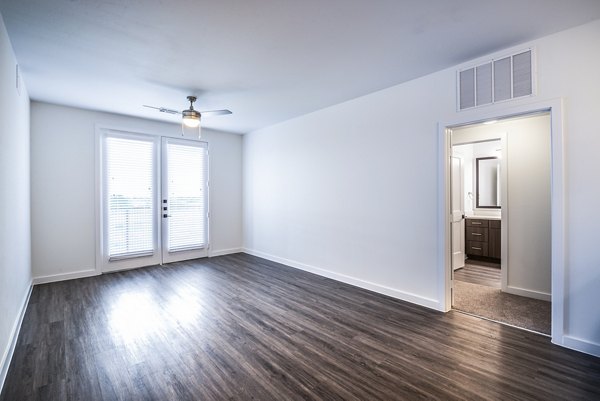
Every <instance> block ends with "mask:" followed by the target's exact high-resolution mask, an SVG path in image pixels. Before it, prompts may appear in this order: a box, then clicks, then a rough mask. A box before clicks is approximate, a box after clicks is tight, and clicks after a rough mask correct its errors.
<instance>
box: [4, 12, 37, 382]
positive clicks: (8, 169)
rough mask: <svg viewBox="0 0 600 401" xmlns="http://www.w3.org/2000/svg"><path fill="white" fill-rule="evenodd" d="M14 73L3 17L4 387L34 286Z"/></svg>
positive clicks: (25, 104)
mask: <svg viewBox="0 0 600 401" xmlns="http://www.w3.org/2000/svg"><path fill="white" fill-rule="evenodd" d="M15 76H16V59H15V56H14V54H13V51H12V46H11V44H10V41H9V38H8V34H7V32H6V28H5V26H4V22H3V21H2V17H1V16H0V391H1V390H2V384H3V383H4V378H5V375H6V371H7V369H8V363H9V362H10V360H9V356H10V354H11V346H12V345H14V343H13V341H14V339H15V334H16V330H17V328H18V326H19V322H20V317H21V311H22V310H23V307H24V303H25V301H26V299H27V296H28V294H29V289H30V287H31V228H30V217H29V201H30V194H29V96H28V94H27V89H26V88H25V86H24V85H23V86H22V87H21V93H20V94H19V93H18V92H17V89H16V86H15V82H16V79H15ZM21 84H23V82H22V81H21Z"/></svg>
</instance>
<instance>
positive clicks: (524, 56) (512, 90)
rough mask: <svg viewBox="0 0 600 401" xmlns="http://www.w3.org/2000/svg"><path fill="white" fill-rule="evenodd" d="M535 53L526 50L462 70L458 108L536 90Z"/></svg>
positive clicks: (462, 108) (475, 105) (530, 92)
mask: <svg viewBox="0 0 600 401" xmlns="http://www.w3.org/2000/svg"><path fill="white" fill-rule="evenodd" d="M532 57H533V54H532V50H531V49H529V50H526V51H523V52H520V53H517V54H513V55H511V56H507V57H504V58H501V59H497V60H490V61H488V62H485V63H483V64H479V65H477V66H474V67H470V68H467V69H464V70H461V71H459V72H458V109H459V110H465V109H470V108H472V107H477V106H483V105H486V104H492V103H497V102H501V101H505V100H510V99H514V98H518V97H523V96H530V95H532V94H533V68H532V66H533V60H532Z"/></svg>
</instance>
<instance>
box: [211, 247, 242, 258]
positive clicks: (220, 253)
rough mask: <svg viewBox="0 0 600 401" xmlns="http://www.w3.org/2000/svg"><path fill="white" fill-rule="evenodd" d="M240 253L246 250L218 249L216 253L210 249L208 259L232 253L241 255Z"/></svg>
mask: <svg viewBox="0 0 600 401" xmlns="http://www.w3.org/2000/svg"><path fill="white" fill-rule="evenodd" d="M240 252H244V249H243V248H228V249H217V250H215V251H213V250H212V249H210V250H209V251H208V257H209V258H212V257H215V256H223V255H231V254H232V253H240Z"/></svg>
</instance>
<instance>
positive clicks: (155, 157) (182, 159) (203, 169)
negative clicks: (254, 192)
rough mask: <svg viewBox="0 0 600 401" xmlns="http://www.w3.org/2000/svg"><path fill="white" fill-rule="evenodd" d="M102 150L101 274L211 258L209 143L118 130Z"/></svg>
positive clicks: (105, 135)
mask: <svg viewBox="0 0 600 401" xmlns="http://www.w3.org/2000/svg"><path fill="white" fill-rule="evenodd" d="M99 144H100V157H99V160H100V166H99V167H100V181H101V183H100V188H101V190H100V198H101V207H100V211H99V212H100V213H99V214H100V219H99V220H100V221H99V223H100V224H99V225H100V227H101V230H100V231H101V233H100V236H99V237H100V246H99V251H100V255H99V259H100V263H101V265H102V270H103V271H115V270H122V269H128V268H134V267H141V266H148V265H153V264H159V263H170V262H176V261H180V260H187V259H193V258H199V257H203V256H206V255H207V249H208V217H209V214H208V149H207V144H206V143H205V142H199V141H191V140H184V139H176V138H168V137H157V136H150V135H142V134H134V133H127V132H121V131H114V130H104V131H103V132H102V133H101V134H100V142H99Z"/></svg>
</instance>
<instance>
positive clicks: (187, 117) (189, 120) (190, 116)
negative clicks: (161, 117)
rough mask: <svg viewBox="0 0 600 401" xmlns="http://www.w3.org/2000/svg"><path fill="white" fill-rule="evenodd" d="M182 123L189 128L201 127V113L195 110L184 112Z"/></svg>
mask: <svg viewBox="0 0 600 401" xmlns="http://www.w3.org/2000/svg"><path fill="white" fill-rule="evenodd" d="M181 114H182V115H183V119H182V123H183V124H184V125H185V126H186V127H189V128H196V127H198V126H200V113H199V112H198V111H196V110H194V109H190V110H184V111H183V112H182V113H181Z"/></svg>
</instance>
